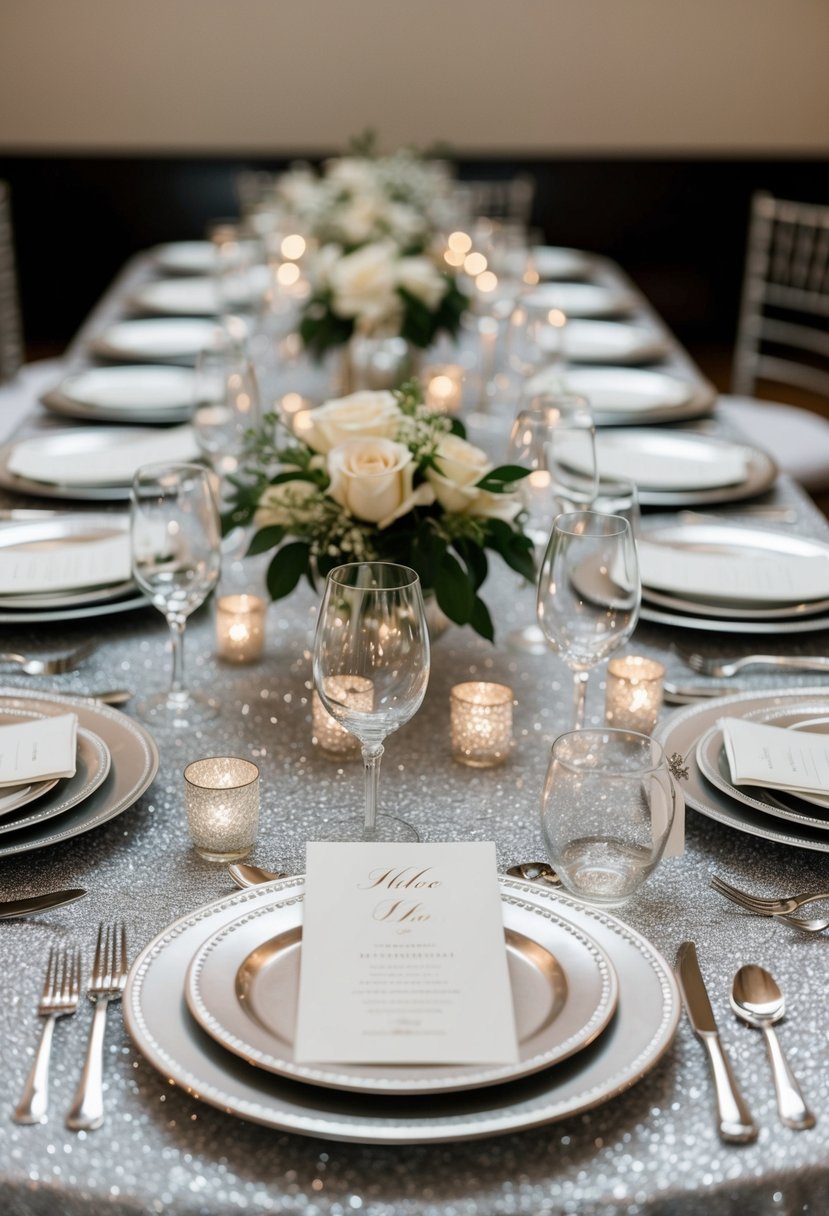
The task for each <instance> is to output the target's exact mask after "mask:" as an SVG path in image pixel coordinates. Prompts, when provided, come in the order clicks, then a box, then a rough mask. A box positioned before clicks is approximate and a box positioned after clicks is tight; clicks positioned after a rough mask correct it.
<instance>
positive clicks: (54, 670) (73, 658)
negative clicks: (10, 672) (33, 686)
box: [0, 642, 96, 676]
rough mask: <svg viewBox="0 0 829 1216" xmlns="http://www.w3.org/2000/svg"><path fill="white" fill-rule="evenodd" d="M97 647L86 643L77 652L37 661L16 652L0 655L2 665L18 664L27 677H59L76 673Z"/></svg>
mask: <svg viewBox="0 0 829 1216" xmlns="http://www.w3.org/2000/svg"><path fill="white" fill-rule="evenodd" d="M95 646H96V643H95V642H85V643H84V645H83V646H78V647H76V649H75V650H70V651H68V652H67V653H66V654H59V655H55V656H54V657H53V658H47V659H36V658H33V657H32V656H30V655H25V654H18V653H17V652H16V651H7V652H6V653H4V654H0V663H16V664H17V666H18V667H19V668H20V670H21V671H23V672H25V673H26V675H27V676H59V675H63V673H64V672H66V671H74V669H75V668H76V667H77V666H78V664H79V663H81V662H82V661H83V660H84V659H85V658H88V656H89V655H91V654H92V651H93V650H94V649H95Z"/></svg>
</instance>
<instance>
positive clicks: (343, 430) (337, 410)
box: [294, 389, 402, 453]
mask: <svg viewBox="0 0 829 1216" xmlns="http://www.w3.org/2000/svg"><path fill="white" fill-rule="evenodd" d="M401 416H402V415H401V413H400V410H399V409H398V407H397V402H396V401H395V399H394V395H393V394H392V393H388V392H372V391H370V390H368V389H366V390H364V391H362V392H359V393H351V394H350V395H349V396H348V397H336V398H335V399H334V400H332V401H327V402H326V403H325V405H320V406H317V408H316V409H314V410H302V411H301V412H300V413H299V414H297V416H296V418H295V419H294V431H295V433H296V434H297V435H298V436H299V438H300V439H302V441H303V443H307V444H308V446H309V447H310V448H313V450H314V451H315V452H323V453H326V452H330V451H331V449H332V448H335V447H336V446H337V445H338V444H340V443H345V442H346V441H347V440H348V439H393V438H394V436H395V434H396V432H397V428H398V425H399V423H400V418H401Z"/></svg>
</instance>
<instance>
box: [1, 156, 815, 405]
mask: <svg viewBox="0 0 829 1216" xmlns="http://www.w3.org/2000/svg"><path fill="white" fill-rule="evenodd" d="M295 159H297V158H296V157H291V160H295ZM288 163H289V162H288V159H287V158H279V157H262V158H259V159H257V158H254V157H230V156H210V157H205V156H180V155H177V156H134V155H131V156H116V155H112V156H109V155H96V156H80V155H77V156H73V155H66V154H61V155H55V156H47V155H42V154H39V155H3V154H2V153H0V178H4V179H6V180H7V181H8V182H9V183H10V186H11V192H12V214H13V222H14V227H15V238H16V241H15V243H16V256H17V265H18V275H19V282H20V295H21V302H22V308H23V321H24V331H25V337H26V342H27V347H28V351H29V356H30V357H33V356H35V355H40V354H47V353H58V352H59V351H60V350H61V349H62V348H63V346H64V345H65V344H66V342H67V341H68V340H69V339H70V338H71V337H72V335H73V334H74V332H75V331H76V330H77V328H78V326H79V325H80V324H81V322H82V321H83V319H84V317H85V316H86V314H87V313H88V312H89V310H90V309H91V307H92V306H93V305H94V303H95V302H96V300H97V299H98V297H99V296H100V295H101V293H102V292H103V291H104V289H105V288H106V287H107V285H108V284H109V282H110V281H111V280H112V278H113V276H114V275H115V274H116V273H117V271H118V270H119V268H120V267H121V266H122V265H123V263H124V261H125V260H126V259H127V258H128V257H129V256H130V254H132V253H135V252H137V251H138V250H141V249H145V248H147V247H148V246H150V245H154V244H158V243H160V242H162V241H170V240H179V239H186V238H192V237H199V236H202V235H203V234H204V229H205V225H206V223H207V221H208V220H210V219H213V218H216V217H218V216H227V215H234V214H235V213H236V211H237V202H236V194H235V189H234V178H235V175H236V174H237V173H238V172H239V170H241V169H250V168H262V169H269V170H279V169H282V168H286V167H287V165H288ZM456 164H457V168H458V176H459V177H460V178H461V179H464V178H468V179H476V178H502V177H510V176H512V175H514V174H516V173H530V174H532V175H533V176H534V177H535V179H536V182H537V193H536V198H535V204H534V209H533V217H532V223H533V225H534V226H536V227H538V228H540V229H541V230H542V231H543V234H544V239H545V240H546V241H547V242H548V243H550V244H556V245H572V246H575V247H578V248H586V249H590V250H593V251H596V252H599V253H603V254H606V255H608V256H610V257H612V258H615V259H616V260H617V261H618V262H620V263H621V265H622V266H623V267H624V268H625V269H626V270H627V271H628V273H629V274H631V275H632V277H633V278H634V279H635V281H636V282H637V284H638V285H639V286H640V287H641V288H642V289H643V291H644V292H645V293H646V294H647V295H648V297H649V298H650V300H651V301H652V303H653V304H654V305H655V307H656V308H657V310H658V311H659V312H660V313H661V314H662V316H663V317H664V318H665V320H666V321H667V322H668V324H669V325H670V326H671V328H672V329H673V330H674V331H675V332H676V333H677V335H678V336H679V338H680V340H681V341H683V342H684V343H685V345H686V346H687V347H688V348H689V349H690V350H691V353H692V354H693V355H695V357H696V358H697V360H698V361H699V362H700V363H701V365H702V366H703V368H704V369H705V370H706V371H707V372H708V374H709V375H711V376H712V378H713V379H714V380H715V382H717V383H718V385H719V387H721V388H726V387H728V377H729V367H730V346H731V344H732V342H733V339H734V331H735V326H736V317H737V307H738V302H739V294H740V286H741V280H742V266H743V257H744V251H745V241H746V232H747V221H748V212H749V204H750V199H751V195H752V193H753V192H754V191H755V190H758V189H764V190H768V191H770V192H771V193H773V194H776V195H777V196H778V197H782V198H793V199H798V200H801V201H808V202H824V203H827V202H829V161H827V160H826V159H825V158H822V157H821V158H802V159H801V158H790V157H789V158H770V157H768V158H746V157H734V158H725V157H717V158H711V157H698V158H689V157H683V158H681V159H679V158H671V157H659V158H657V157H648V158H636V159H634V158H630V157H598V156H590V157H582V158H567V159H559V158H556V159H510V160H506V159H496V158H475V159H471V158H469V159H467V158H457V159H456Z"/></svg>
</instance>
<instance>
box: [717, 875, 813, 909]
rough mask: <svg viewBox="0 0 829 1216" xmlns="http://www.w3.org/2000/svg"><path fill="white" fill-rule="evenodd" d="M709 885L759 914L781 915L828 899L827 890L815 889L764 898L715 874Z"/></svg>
mask: <svg viewBox="0 0 829 1216" xmlns="http://www.w3.org/2000/svg"><path fill="white" fill-rule="evenodd" d="M711 886H712V887H713V888H714V890H715V891H719V893H720V894H721V895H725V897H726V898H727V899H730V900H732V901H733V902H734V903H735V904H740V906H741V907H743V908H747V909H748V910H749V912H756V913H757V914H758V915H759V916H783V915H786V914H788V913H790V912H796V911H797V909H798V908H802V907H803V905H804V904H813V903H817V902H818V901H819V900H823V899H829V891H817V892H814V893H813V894H809V892H808V891H806V892H804V893H803V894H802V895H790V896H789V897H788V898H786V897H785V896H784V897H781V898H780V899H766V898H764V897H763V896H760V895H750V894H749V893H748V891H741V890H740V889H739V887H732V885H731V883H729V882H726V881H725V879H724V878H717V876H716V875H714V877H713V878H712V879H711Z"/></svg>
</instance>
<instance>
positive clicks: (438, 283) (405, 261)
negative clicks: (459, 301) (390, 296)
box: [397, 258, 447, 312]
mask: <svg viewBox="0 0 829 1216" xmlns="http://www.w3.org/2000/svg"><path fill="white" fill-rule="evenodd" d="M397 282H398V284H399V286H400V287H403V288H405V290H406V291H408V292H409V293H410V294H411V295H413V296H414V297H415V299H416V300H420V301H421V302H422V303H423V304H425V305H426V307H427V308H428V309H429V310H430V312H434V311H435V309H436V308H437V306H438V304H440V302H441V300H442V299H443V297H444V296H445V295H446V287H447V284H446V279H445V278H444V277H443V275H442V274H441V273H440V271H439V270H438V268H437V266H435V264H434V263H433V262H430V261H429V259H428V258H401V259H400V261H399V262H398V263H397Z"/></svg>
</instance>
